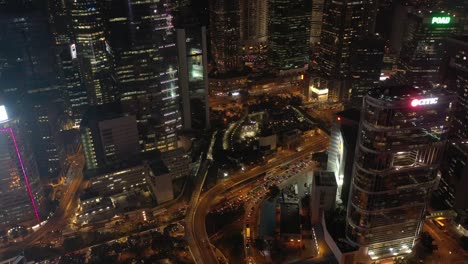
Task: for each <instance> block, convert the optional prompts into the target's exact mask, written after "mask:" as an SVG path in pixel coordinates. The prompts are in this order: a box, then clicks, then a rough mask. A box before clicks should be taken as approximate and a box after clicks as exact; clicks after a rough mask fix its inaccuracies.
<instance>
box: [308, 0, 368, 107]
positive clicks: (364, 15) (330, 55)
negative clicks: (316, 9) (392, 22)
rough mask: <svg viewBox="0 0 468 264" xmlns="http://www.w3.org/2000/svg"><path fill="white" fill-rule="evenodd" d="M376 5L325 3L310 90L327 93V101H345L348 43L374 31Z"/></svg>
mask: <svg viewBox="0 0 468 264" xmlns="http://www.w3.org/2000/svg"><path fill="white" fill-rule="evenodd" d="M376 7H377V6H376V1H373V0H370V1H351V0H338V1H331V0H325V5H324V9H323V10H324V13H323V24H322V31H321V35H320V52H319V57H318V73H317V74H316V77H315V78H314V79H317V78H318V79H319V80H314V81H313V87H315V88H316V89H318V90H322V91H327V92H328V98H329V100H330V101H342V100H343V99H347V98H348V94H349V90H350V88H351V87H350V85H349V78H350V75H349V70H350V65H349V60H350V56H351V43H352V42H353V40H354V39H355V38H356V37H360V36H365V35H367V34H368V33H372V32H373V30H374V21H375V15H376V12H377V8H376Z"/></svg>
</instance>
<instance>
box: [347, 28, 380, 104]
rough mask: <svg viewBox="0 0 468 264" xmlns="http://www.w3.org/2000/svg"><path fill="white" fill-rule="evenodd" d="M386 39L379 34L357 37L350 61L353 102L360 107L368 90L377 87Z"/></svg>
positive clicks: (351, 97) (351, 99)
mask: <svg viewBox="0 0 468 264" xmlns="http://www.w3.org/2000/svg"><path fill="white" fill-rule="evenodd" d="M384 46H385V44H384V41H383V39H382V38H381V37H380V36H378V35H372V34H370V35H366V36H361V37H358V38H355V39H354V40H353V43H352V44H351V55H350V61H349V67H350V70H349V72H350V77H351V79H350V84H351V94H350V101H351V103H352V104H353V105H354V106H356V107H357V108H360V107H361V106H362V98H363V97H364V96H366V94H367V91H369V90H370V89H372V88H374V87H376V86H377V85H378V83H379V80H380V73H381V71H382V67H383V57H384Z"/></svg>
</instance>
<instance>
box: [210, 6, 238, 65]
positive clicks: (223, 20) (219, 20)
mask: <svg viewBox="0 0 468 264" xmlns="http://www.w3.org/2000/svg"><path fill="white" fill-rule="evenodd" d="M209 10H210V39H211V55H212V56H213V60H214V63H215V65H216V69H217V70H218V72H219V73H220V74H224V73H228V72H236V71H239V70H240V69H241V68H242V66H241V60H240V51H241V41H240V5H239V1H238V0H210V7H209Z"/></svg>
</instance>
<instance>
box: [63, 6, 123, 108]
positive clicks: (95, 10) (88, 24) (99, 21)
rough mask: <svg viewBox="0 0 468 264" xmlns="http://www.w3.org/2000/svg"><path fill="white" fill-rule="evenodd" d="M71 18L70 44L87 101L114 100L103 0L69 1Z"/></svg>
mask: <svg viewBox="0 0 468 264" xmlns="http://www.w3.org/2000/svg"><path fill="white" fill-rule="evenodd" d="M69 3H70V6H69V9H70V11H69V12H70V18H71V25H72V30H73V34H74V37H75V42H76V43H73V44H75V46H70V49H71V50H72V51H71V52H73V53H74V54H73V55H72V56H74V57H75V56H76V58H77V59H78V60H79V64H80V71H81V78H82V82H83V84H84V85H85V87H86V91H87V95H88V104H89V105H101V104H105V103H111V102H113V101H114V100H115V91H114V89H115V81H114V78H113V76H112V70H113V69H112V68H113V67H112V66H113V64H112V61H111V59H112V57H111V54H110V52H111V51H110V47H109V44H108V43H107V41H106V37H105V21H104V17H103V13H102V11H103V10H102V3H101V1H98V0H80V1H70V2H69Z"/></svg>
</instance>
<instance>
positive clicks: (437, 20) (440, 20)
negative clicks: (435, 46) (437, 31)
mask: <svg viewBox="0 0 468 264" xmlns="http://www.w3.org/2000/svg"><path fill="white" fill-rule="evenodd" d="M450 20H451V17H449V16H445V17H433V18H432V22H431V24H433V25H447V24H450Z"/></svg>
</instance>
